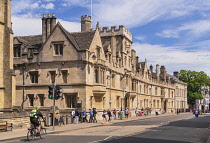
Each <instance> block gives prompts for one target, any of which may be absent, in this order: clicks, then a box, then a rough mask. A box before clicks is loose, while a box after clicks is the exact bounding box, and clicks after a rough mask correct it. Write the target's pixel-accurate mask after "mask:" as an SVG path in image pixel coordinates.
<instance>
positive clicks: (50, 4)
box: [41, 3, 55, 9]
mask: <svg viewBox="0 0 210 143" xmlns="http://www.w3.org/2000/svg"><path fill="white" fill-rule="evenodd" d="M41 7H42V8H45V9H54V7H55V5H54V4H53V3H47V4H42V5H41Z"/></svg>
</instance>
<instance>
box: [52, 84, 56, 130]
mask: <svg viewBox="0 0 210 143" xmlns="http://www.w3.org/2000/svg"><path fill="white" fill-rule="evenodd" d="M55 87H56V83H55V82H54V83H53V131H54V130H55V117H54V116H55Z"/></svg>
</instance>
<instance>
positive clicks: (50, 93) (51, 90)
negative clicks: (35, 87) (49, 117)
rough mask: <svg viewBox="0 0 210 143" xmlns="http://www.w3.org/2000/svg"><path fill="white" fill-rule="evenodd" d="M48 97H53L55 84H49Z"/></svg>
mask: <svg viewBox="0 0 210 143" xmlns="http://www.w3.org/2000/svg"><path fill="white" fill-rule="evenodd" d="M48 97H49V99H53V85H50V86H49V90H48Z"/></svg>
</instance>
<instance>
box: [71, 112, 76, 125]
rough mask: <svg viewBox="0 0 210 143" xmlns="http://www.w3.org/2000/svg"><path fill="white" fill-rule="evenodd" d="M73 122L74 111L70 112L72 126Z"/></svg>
mask: <svg viewBox="0 0 210 143" xmlns="http://www.w3.org/2000/svg"><path fill="white" fill-rule="evenodd" d="M74 120H75V110H74V109H73V110H72V111H71V123H72V124H73V123H74Z"/></svg>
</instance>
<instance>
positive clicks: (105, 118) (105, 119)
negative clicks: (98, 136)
mask: <svg viewBox="0 0 210 143" xmlns="http://www.w3.org/2000/svg"><path fill="white" fill-rule="evenodd" d="M102 117H103V122H102V124H103V123H104V121H106V122H107V112H106V110H104V111H103V113H102ZM107 123H108V122H107Z"/></svg>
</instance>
